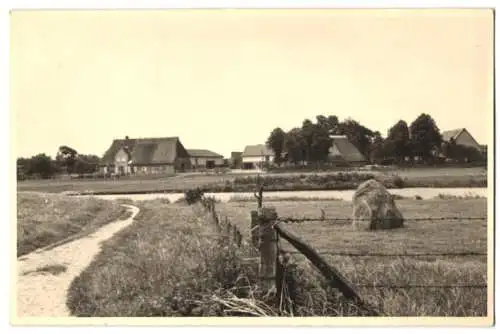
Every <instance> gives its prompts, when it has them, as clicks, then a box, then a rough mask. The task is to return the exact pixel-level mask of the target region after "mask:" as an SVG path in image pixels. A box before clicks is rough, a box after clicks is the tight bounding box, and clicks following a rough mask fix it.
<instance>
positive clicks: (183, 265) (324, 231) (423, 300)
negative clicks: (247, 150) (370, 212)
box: [67, 198, 487, 316]
mask: <svg viewBox="0 0 500 334" xmlns="http://www.w3.org/2000/svg"><path fill="white" fill-rule="evenodd" d="M135 204H136V205H138V206H139V207H140V208H141V210H142V211H141V212H140V214H139V216H137V218H136V222H135V223H134V224H133V225H131V226H129V227H128V228H126V229H125V230H123V231H121V232H119V233H118V234H117V235H115V236H114V237H113V238H112V239H110V240H109V241H107V242H105V243H104V245H103V251H102V252H101V254H99V255H98V257H97V258H96V259H95V260H94V261H93V263H92V264H91V265H90V266H89V267H88V268H87V269H86V270H85V271H84V272H83V273H82V274H81V275H80V276H79V277H78V278H77V279H75V281H74V282H73V284H72V286H71V288H70V292H69V296H68V303H67V304H68V307H69V308H70V310H71V312H72V314H73V315H77V316H227V315H245V316H262V315H277V314H278V313H277V310H276V309H275V308H274V307H273V306H269V305H267V304H266V299H265V296H263V295H262V292H261V291H259V286H258V277H257V267H256V263H255V262H254V261H248V260H249V249H248V247H241V248H236V247H233V246H232V245H228V244H226V243H225V242H224V238H223V237H222V236H221V235H220V234H219V233H218V232H217V231H216V229H215V228H214V225H213V224H211V222H210V220H209V218H208V216H207V214H206V212H205V211H204V210H203V208H202V207H201V206H200V205H192V206H188V205H187V204H185V203H182V202H180V203H177V204H171V203H168V201H165V200H162V199H157V200H152V201H143V202H136V203H135ZM397 204H398V206H399V207H400V208H401V211H402V212H403V215H404V216H405V218H406V219H408V221H407V223H406V227H405V228H403V229H399V230H393V231H385V232H380V231H379V232H368V231H359V230H358V231H357V230H354V229H353V228H352V227H351V226H350V225H348V224H340V223H331V222H328V218H349V217H350V214H351V212H352V211H351V210H352V208H351V203H350V202H347V201H298V200H297V201H288V202H284V201H276V202H272V201H266V200H265V198H264V205H266V206H274V207H275V208H276V209H277V211H278V214H279V215H280V216H282V217H299V218H300V217H303V216H306V217H319V216H320V214H321V210H324V212H325V217H326V220H325V221H314V222H307V223H293V224H287V228H289V229H290V230H292V231H293V232H295V233H296V234H298V235H300V237H301V238H303V239H304V240H305V241H306V242H308V243H309V244H310V245H312V246H313V247H314V248H316V249H317V250H318V251H320V252H322V253H323V254H324V256H325V257H326V258H327V259H328V261H329V263H330V264H332V265H334V266H336V267H337V268H338V269H339V270H340V271H341V272H342V273H343V274H344V275H345V276H346V277H347V278H348V279H349V280H351V281H352V282H353V284H354V286H355V287H357V289H358V291H359V292H360V293H361V295H362V296H363V297H364V298H365V299H366V300H367V301H368V302H370V303H371V304H372V305H376V307H378V308H379V309H380V310H382V311H383V313H384V314H385V315H390V316H485V315H486V309H487V300H486V295H487V291H486V289H484V288H481V287H476V288H470V287H469V288H465V287H457V286H460V285H468V284H474V285H484V284H486V282H487V277H486V272H487V270H486V269H487V263H486V257H485V256H468V257H466V256H442V255H427V256H421V257H410V256H366V255H368V253H385V254H393V255H394V254H401V253H411V254H415V253H419V254H422V253H426V254H429V253H455V252H478V253H485V252H486V248H487V247H486V244H487V232H486V220H479V221H468V220H439V221H437V220H432V218H436V217H450V216H461V217H485V216H486V200H485V199H475V198H470V199H434V200H419V201H417V200H410V199H402V200H398V201H397ZM255 208H256V203H255V202H254V203H250V202H229V203H217V204H216V210H217V211H218V212H219V213H220V214H221V215H222V216H227V217H228V218H229V219H230V220H231V222H232V224H233V225H237V226H238V227H239V229H240V231H242V233H243V234H244V237H245V238H246V239H248V237H249V235H250V231H249V228H250V211H251V210H252V209H255ZM457 208H459V209H460V213H457ZM414 218H418V219H422V220H419V221H413V222H412V221H411V219H414ZM424 218H429V219H428V220H427V219H424ZM283 246H284V247H285V248H286V249H288V250H290V251H292V250H293V249H292V248H291V247H290V246H287V245H286V244H285V243H283ZM325 252H326V253H325ZM327 253H330V254H327ZM332 253H355V254H358V255H364V256H352V254H351V256H342V255H339V254H336V255H335V254H332ZM292 258H293V263H294V266H293V268H294V269H293V271H292V275H293V277H294V278H293V280H294V281H295V284H296V291H295V298H296V305H297V308H296V309H295V311H294V313H293V315H294V316H339V315H342V316H350V315H359V314H360V311H359V310H356V308H353V307H352V305H349V304H348V303H346V301H345V300H343V299H342V298H341V297H340V296H339V295H338V293H336V292H335V291H334V290H332V289H331V288H330V287H328V284H327V282H326V281H325V280H324V279H323V278H322V276H320V275H319V274H318V273H317V271H316V270H315V269H314V268H312V267H311V265H310V264H309V262H308V261H307V260H305V259H304V258H303V256H302V255H300V254H292ZM409 285H410V286H413V287H408V286H409ZM286 315H290V314H286Z"/></svg>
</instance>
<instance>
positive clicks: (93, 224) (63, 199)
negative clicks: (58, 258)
mask: <svg viewBox="0 0 500 334" xmlns="http://www.w3.org/2000/svg"><path fill="white" fill-rule="evenodd" d="M126 215H127V212H126V209H125V208H123V207H121V206H120V205H119V204H118V203H117V202H114V201H107V200H99V199H95V198H87V199H77V198H71V197H67V196H62V195H55V194H43V195H41V194H38V193H18V194H17V256H21V255H24V254H27V253H29V252H31V251H34V250H36V249H38V248H40V247H45V246H48V245H51V244H54V243H56V242H60V241H62V240H64V239H66V238H69V237H71V236H81V235H83V234H87V233H90V232H92V231H94V230H95V229H96V228H98V227H100V226H102V225H104V224H106V223H109V222H111V221H114V220H116V219H118V218H121V217H125V216H126Z"/></svg>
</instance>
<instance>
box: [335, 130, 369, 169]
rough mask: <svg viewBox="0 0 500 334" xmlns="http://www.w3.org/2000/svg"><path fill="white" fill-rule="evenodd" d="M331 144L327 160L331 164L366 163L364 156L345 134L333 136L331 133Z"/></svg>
mask: <svg viewBox="0 0 500 334" xmlns="http://www.w3.org/2000/svg"><path fill="white" fill-rule="evenodd" d="M330 138H331V139H332V146H331V147H330V150H329V153H328V160H329V161H330V163H332V164H333V165H335V164H349V165H361V164H364V163H366V158H365V157H364V156H363V154H361V152H360V151H359V150H358V149H357V148H356V146H354V144H353V143H351V141H350V140H349V139H348V138H347V136H334V135H331V136H330Z"/></svg>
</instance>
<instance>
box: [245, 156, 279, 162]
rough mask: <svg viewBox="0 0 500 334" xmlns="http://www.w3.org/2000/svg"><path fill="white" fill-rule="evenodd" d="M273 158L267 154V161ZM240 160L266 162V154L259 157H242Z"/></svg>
mask: <svg viewBox="0 0 500 334" xmlns="http://www.w3.org/2000/svg"><path fill="white" fill-rule="evenodd" d="M272 160H273V159H272V157H271V156H268V160H267V161H269V162H271V161H272ZM241 161H242V162H243V163H257V162H266V156H260V157H242V158H241Z"/></svg>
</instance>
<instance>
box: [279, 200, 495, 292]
mask: <svg viewBox="0 0 500 334" xmlns="http://www.w3.org/2000/svg"><path fill="white" fill-rule="evenodd" d="M321 211H322V215H321V216H320V217H302V218H298V217H278V218H277V222H282V223H285V224H290V223H306V222H328V223H337V224H339V223H343V224H350V223H352V222H353V219H352V218H348V217H345V218H344V217H342V218H326V217H325V213H324V211H323V210H321ZM357 221H371V219H360V220H357ZM423 221H427V222H433V221H487V217H464V216H448V217H416V218H409V219H405V222H423ZM280 251H281V252H283V253H287V254H290V255H302V256H303V255H304V254H303V253H302V252H300V251H295V250H287V249H284V248H282V247H280ZM317 254H319V255H326V256H344V257H386V258H387V257H390V258H400V257H410V258H426V257H431V258H436V257H448V258H450V257H487V256H488V253H487V252H478V251H461V252H424V253H409V252H401V253H384V252H342V251H329V250H317ZM354 285H355V286H356V288H359V289H380V290H384V289H386V290H411V289H430V290H436V289H442V290H453V289H487V288H488V285H487V284H483V283H481V284H458V283H457V284H354Z"/></svg>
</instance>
